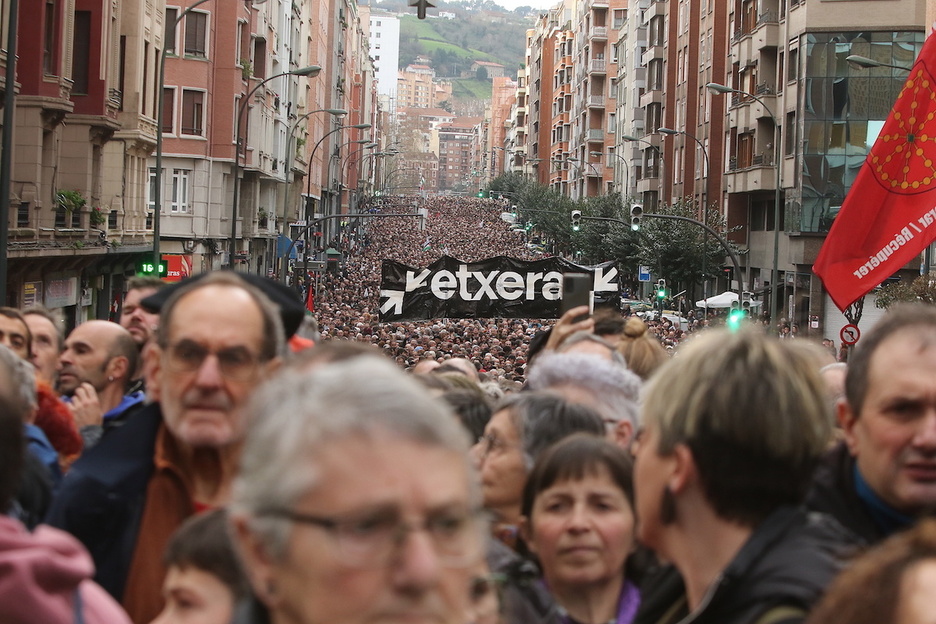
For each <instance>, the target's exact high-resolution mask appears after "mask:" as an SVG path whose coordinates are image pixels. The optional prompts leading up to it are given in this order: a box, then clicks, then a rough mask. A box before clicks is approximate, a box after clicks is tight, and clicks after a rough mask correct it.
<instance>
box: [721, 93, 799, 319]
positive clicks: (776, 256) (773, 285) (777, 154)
mask: <svg viewBox="0 0 936 624" xmlns="http://www.w3.org/2000/svg"><path fill="white" fill-rule="evenodd" d="M705 88H707V89H708V90H709V91H710V92H711V93H713V94H717V95H724V94H726V93H737V94H739V95H746V96H748V97H749V98H751V99H753V100H754V101H755V102H759V103H760V105H761V106H763V107H764V110H766V111H767V112H768V113H769V114H770V117H771V119H773V122H774V128H776V136H774V160H775V162H774V167H775V169H776V190H775V192H774V240H773V265H772V266H771V267H770V307H771V310H770V317H771V319H772V318H774V313H775V312H776V311H777V287H778V284H777V280H778V279H779V277H780V191H781V183H782V175H781V174H782V171H783V170H782V169H781V162H780V160H781V157H782V156H783V152H782V150H783V147H782V145H781V143H782V141H781V140H780V138H781V132H782V129H781V127H780V120H779V119H777V116H776V115H774V113H773V111H772V110H771V109H770V107H769V106H767V104H766V103H765V102H764V100H762V99H761V98H759V97H757V96H756V95H754V94H753V93H748V92H747V91H742V90H740V89H733V88H731V87H728V86H725V85H723V84H718V83H717V82H710V83H708V84H707V85H705Z"/></svg>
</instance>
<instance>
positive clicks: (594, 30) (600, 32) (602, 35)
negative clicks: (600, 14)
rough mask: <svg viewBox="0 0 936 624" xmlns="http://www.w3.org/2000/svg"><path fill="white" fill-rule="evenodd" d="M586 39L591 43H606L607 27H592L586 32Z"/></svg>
mask: <svg viewBox="0 0 936 624" xmlns="http://www.w3.org/2000/svg"><path fill="white" fill-rule="evenodd" d="M588 38H589V39H592V40H593V41H607V40H608V27H607V26H592V27H591V30H589V31H588Z"/></svg>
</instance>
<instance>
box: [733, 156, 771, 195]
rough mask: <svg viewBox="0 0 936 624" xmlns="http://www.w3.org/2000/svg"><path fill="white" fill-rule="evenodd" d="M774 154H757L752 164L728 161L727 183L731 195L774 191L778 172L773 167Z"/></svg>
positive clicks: (734, 160)
mask: <svg viewBox="0 0 936 624" xmlns="http://www.w3.org/2000/svg"><path fill="white" fill-rule="evenodd" d="M773 161H774V158H773V154H770V153H763V154H755V155H754V156H753V157H751V158H750V163H746V162H741V163H739V162H738V159H737V158H731V159H730V160H729V161H728V172H727V173H725V183H726V186H727V189H728V192H729V193H752V192H754V191H772V190H774V189H776V188H777V170H776V169H775V168H774V165H773Z"/></svg>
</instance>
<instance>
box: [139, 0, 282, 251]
mask: <svg viewBox="0 0 936 624" xmlns="http://www.w3.org/2000/svg"><path fill="white" fill-rule="evenodd" d="M206 2H208V0H198V2H196V3H195V4H193V5H191V6H188V7H186V8H185V9H183V10H182V11H181V12H180V13H179V15H178V16H176V19H175V22H173V24H172V32H173V33H174V32H175V31H176V29H177V28H178V27H179V24H181V23H182V20H183V19H185V17H186V16H187V15H188V14H189V13H191V12H192V11H193V10H195V9H196V8H198V7H199V6H201V5H203V4H205V3H206ZM264 2H266V0H253V2H252V3H251V4H254V5H257V4H263V3H264ZM165 44H166V42H165V41H163V49H162V52H160V54H159V76H158V77H157V78H156V87H157V92H156V176H155V188H154V189H153V206H154V209H153V266H155V267H159V264H160V263H161V262H162V258H161V257H160V253H159V238H160V219H161V216H162V183H163V181H162V160H163V124H164V123H165V111H164V110H163V106H164V105H165V104H164V102H165V95H166V94H165V91H166V56H167V55H168V52H169V51H168V48H166V45H165Z"/></svg>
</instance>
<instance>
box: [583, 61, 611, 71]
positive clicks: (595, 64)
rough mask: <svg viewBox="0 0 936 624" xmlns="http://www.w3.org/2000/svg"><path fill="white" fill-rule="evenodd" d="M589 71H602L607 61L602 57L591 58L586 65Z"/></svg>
mask: <svg viewBox="0 0 936 624" xmlns="http://www.w3.org/2000/svg"><path fill="white" fill-rule="evenodd" d="M588 69H589V71H592V72H597V73H602V74H603V73H604V72H606V71H607V69H608V62H607V61H606V60H604V59H592V61H591V63H589V65H588Z"/></svg>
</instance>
